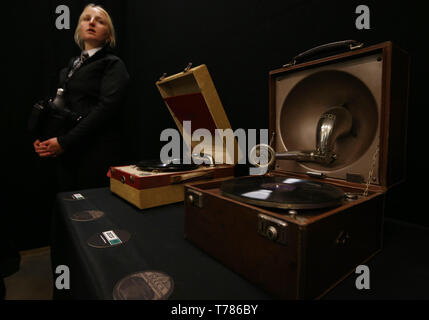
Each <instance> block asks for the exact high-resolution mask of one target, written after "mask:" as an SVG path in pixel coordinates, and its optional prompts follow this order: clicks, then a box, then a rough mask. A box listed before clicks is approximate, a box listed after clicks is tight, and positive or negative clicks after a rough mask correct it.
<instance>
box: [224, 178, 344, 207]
mask: <svg viewBox="0 0 429 320" xmlns="http://www.w3.org/2000/svg"><path fill="white" fill-rule="evenodd" d="M220 189H221V191H222V194H223V195H225V196H227V197H230V198H232V199H235V200H239V201H243V202H246V203H249V204H254V205H257V206H262V207H271V208H280V209H317V208H326V207H332V206H337V205H340V204H341V203H342V201H343V199H344V192H343V191H342V190H341V189H339V188H337V187H335V186H333V185H330V184H327V183H323V182H319V181H310V180H304V179H295V178H287V177H266V176H253V177H244V178H236V179H232V180H228V181H225V182H223V183H222V184H221V186H220Z"/></svg>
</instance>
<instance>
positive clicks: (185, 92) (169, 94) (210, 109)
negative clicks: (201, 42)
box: [156, 64, 239, 163]
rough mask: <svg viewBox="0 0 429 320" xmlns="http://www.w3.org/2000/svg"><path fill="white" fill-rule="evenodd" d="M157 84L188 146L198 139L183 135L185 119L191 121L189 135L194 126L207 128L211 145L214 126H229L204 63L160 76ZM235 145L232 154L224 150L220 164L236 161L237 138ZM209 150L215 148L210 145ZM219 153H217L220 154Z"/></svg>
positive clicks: (213, 140) (205, 151)
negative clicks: (163, 76) (210, 135)
mask: <svg viewBox="0 0 429 320" xmlns="http://www.w3.org/2000/svg"><path fill="white" fill-rule="evenodd" d="M156 86H157V88H158V90H159V92H160V94H161V96H162V98H163V100H164V102H165V104H166V106H167V108H168V110H169V111H170V113H171V115H172V117H173V119H174V121H175V123H176V125H177V128H178V129H179V130H180V133H181V134H182V136H183V137H184V142H185V143H186V144H187V145H188V141H191V146H189V145H188V148H190V149H191V150H192V149H193V148H194V147H195V146H196V145H198V144H199V143H200V142H199V141H192V139H191V137H187V136H184V133H185V132H184V130H183V122H184V121H191V127H192V131H191V135H192V133H193V132H195V130H197V129H201V128H202V129H207V130H208V131H209V132H210V133H211V134H212V143H213V144H214V142H215V138H214V137H215V135H214V134H215V130H216V129H223V130H225V129H231V124H230V122H229V120H228V117H227V115H226V113H225V110H224V108H223V105H222V102H221V100H220V98H219V95H218V92H217V90H216V87H215V85H214V83H213V80H212V78H211V76H210V73H209V71H208V69H207V66H206V65H204V64H203V65H200V66H197V67H194V68H191V69H189V70H185V71H183V72H180V73H177V74H174V75H172V76H169V77H166V78H163V79H160V80H159V81H157V82H156ZM234 144H235V146H234V149H235V151H234V152H236V154H235V157H234V154H229V153H228V152H225V154H224V155H223V159H224V161H223V163H237V161H238V157H239V153H238V148H237V141H236V139H234ZM212 149H215V148H214V147H212ZM224 149H226V148H223V149H222V150H214V151H215V152H216V153H218V152H222V153H223V152H224ZM204 153H207V154H211V155H212V156H213V158H214V157H215V153H213V151H212V150H204ZM222 153H219V156H220V155H221V154H222Z"/></svg>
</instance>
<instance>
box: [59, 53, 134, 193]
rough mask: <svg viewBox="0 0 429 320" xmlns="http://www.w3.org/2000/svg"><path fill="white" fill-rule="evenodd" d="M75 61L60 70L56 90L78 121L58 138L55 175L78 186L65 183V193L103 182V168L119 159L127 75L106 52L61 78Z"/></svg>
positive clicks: (93, 57) (88, 60) (86, 61)
mask: <svg viewBox="0 0 429 320" xmlns="http://www.w3.org/2000/svg"><path fill="white" fill-rule="evenodd" d="M75 60H76V57H75V58H73V59H72V60H71V61H70V64H69V67H68V68H65V69H63V70H62V71H61V73H60V86H62V87H63V88H64V89H65V96H64V97H65V104H66V107H67V108H68V109H70V110H71V111H74V112H77V113H79V114H82V115H84V118H83V119H82V120H81V121H80V122H79V123H78V124H77V125H76V126H75V127H74V128H73V129H71V130H70V131H69V132H67V133H66V134H64V135H61V136H59V137H58V142H59V144H60V145H61V147H62V148H63V149H64V153H63V154H62V155H61V156H60V157H59V159H58V160H59V164H60V171H61V173H60V175H62V176H66V177H70V179H72V180H74V181H78V182H76V183H75V182H73V183H69V185H70V188H73V187H74V186H76V187H77V188H85V187H96V186H101V185H102V183H101V182H106V181H108V180H105V178H106V172H107V170H108V167H109V166H112V165H117V164H118V163H119V162H120V160H121V154H120V153H121V149H120V145H121V136H120V133H121V131H120V126H119V125H120V117H121V111H122V110H121V109H123V108H124V107H125V103H124V99H125V95H126V89H127V85H128V82H129V75H128V72H127V69H126V67H125V64H124V63H123V61H122V60H121V59H120V58H119V57H117V56H116V55H114V54H113V53H112V51H111V49H109V48H108V47H104V48H103V49H101V50H99V51H98V52H97V53H95V54H94V55H93V56H92V57H90V58H88V59H87V60H85V62H84V63H83V64H82V65H81V66H80V67H79V69H77V70H76V71H75V72H74V73H73V75H72V76H71V77H70V79H67V77H66V75H67V74H68V72H69V71H70V68H71V66H72V65H73V62H74V61H75ZM76 177H77V178H76ZM64 179H65V178H64ZM76 179H77V180H76ZM79 181H80V182H79ZM82 181H83V182H82ZM103 184H104V183H103ZM64 188H69V187H64ZM64 188H63V189H64Z"/></svg>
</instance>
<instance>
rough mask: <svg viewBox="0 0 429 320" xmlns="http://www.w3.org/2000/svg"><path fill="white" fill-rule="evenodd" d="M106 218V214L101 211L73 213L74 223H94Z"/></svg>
mask: <svg viewBox="0 0 429 320" xmlns="http://www.w3.org/2000/svg"><path fill="white" fill-rule="evenodd" d="M103 216H104V212H103V211H100V210H85V211H79V212H76V213H73V214H72V216H71V218H70V219H72V220H73V221H82V222H86V221H94V220H97V219H100V218H101V217H103Z"/></svg>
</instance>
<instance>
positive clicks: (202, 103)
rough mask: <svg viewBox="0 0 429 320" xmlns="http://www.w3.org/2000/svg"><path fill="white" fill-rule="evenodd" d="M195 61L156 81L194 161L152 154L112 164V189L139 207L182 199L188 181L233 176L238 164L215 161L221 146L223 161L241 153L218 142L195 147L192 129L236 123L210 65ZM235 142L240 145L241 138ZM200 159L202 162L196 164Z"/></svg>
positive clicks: (211, 128)
mask: <svg viewBox="0 0 429 320" xmlns="http://www.w3.org/2000/svg"><path fill="white" fill-rule="evenodd" d="M191 66H192V65H191V64H188V66H187V67H186V68H185V69H184V71H183V72H179V73H177V74H174V75H171V76H168V77H167V76H166V75H163V76H162V77H161V78H160V79H159V81H157V82H156V86H157V88H158V90H159V92H160V94H161V97H162V99H163V100H164V102H165V105H166V106H167V108H168V110H169V111H170V114H171V116H172V117H173V119H174V121H175V123H176V125H177V127H178V129H179V130H180V133H181V134H182V136H183V139H184V141H185V142H186V143H188V145H187V148H188V150H190V151H191V155H190V158H191V159H192V161H191V162H190V163H183V161H182V160H183V159H172V160H171V161H170V162H167V163H163V162H161V160H160V159H148V160H142V161H137V162H136V163H135V164H132V165H128V166H119V167H112V168H110V170H109V173H108V175H109V176H110V190H111V191H112V192H113V193H114V194H116V195H118V196H120V197H121V198H123V199H125V200H127V201H128V202H130V203H132V204H133V205H135V206H136V207H138V208H139V209H147V208H152V207H158V206H162V205H167V204H171V203H176V202H181V201H183V200H184V184H185V183H191V182H195V181H211V180H213V179H224V178H226V177H233V176H234V165H233V164H216V163H215V159H216V152H218V153H219V154H217V156H218V158H219V157H220V158H222V159H225V162H223V163H234V161H235V160H236V159H237V158H236V157H235V155H234V154H229V153H228V152H227V151H225V152H224V150H216V149H215V148H214V146H213V145H207V146H206V147H205V149H204V153H195V152H193V151H194V147H195V146H196V145H198V144H199V142H198V141H193V140H192V139H190V137H188V135H192V134H193V132H194V131H195V130H197V129H199V128H206V129H207V130H209V131H210V132H215V130H216V129H223V130H225V129H231V125H230V123H229V120H228V117H227V115H226V113H225V110H224V108H223V106H222V103H221V100H220V97H219V95H218V93H217V91H216V87H215V86H214V83H213V80H212V78H211V76H210V73H209V71H208V69H207V66H206V65H200V66H196V67H194V68H191ZM186 121H189V122H190V123H191V124H192V131H190V132H187V131H186V130H184V129H183V123H185V122H186ZM234 143H235V145H236V141H234ZM237 149H238V148H237V147H236V146H235V148H234V150H233V151H232V152H237ZM176 160H177V161H176ZM196 160H197V161H196ZM201 162H203V164H202V165H198V164H196V163H201Z"/></svg>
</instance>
